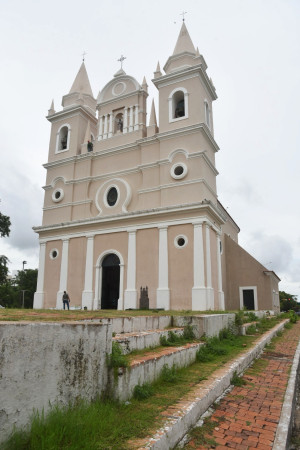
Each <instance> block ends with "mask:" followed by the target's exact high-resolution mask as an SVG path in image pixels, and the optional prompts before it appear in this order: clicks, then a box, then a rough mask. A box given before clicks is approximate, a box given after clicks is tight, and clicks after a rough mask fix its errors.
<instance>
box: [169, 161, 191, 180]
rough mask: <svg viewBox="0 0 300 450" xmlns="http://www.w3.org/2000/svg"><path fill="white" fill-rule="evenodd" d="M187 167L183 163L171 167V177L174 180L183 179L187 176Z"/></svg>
mask: <svg viewBox="0 0 300 450" xmlns="http://www.w3.org/2000/svg"><path fill="white" fill-rule="evenodd" d="M187 171H188V170H187V167H186V165H185V164H184V163H177V164H174V165H173V166H172V167H171V177H172V178H174V179H175V180H180V179H181V178H184V177H185V176H186V174H187Z"/></svg>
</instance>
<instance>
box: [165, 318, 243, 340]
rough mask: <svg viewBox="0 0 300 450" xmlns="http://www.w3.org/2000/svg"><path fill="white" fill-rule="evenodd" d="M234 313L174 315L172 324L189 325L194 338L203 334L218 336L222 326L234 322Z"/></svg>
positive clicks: (228, 326)
mask: <svg viewBox="0 0 300 450" xmlns="http://www.w3.org/2000/svg"><path fill="white" fill-rule="evenodd" d="M234 320H235V314H206V315H203V316H201V315H199V316H186V317H184V316H174V317H173V325H174V326H175V327H184V326H185V325H191V326H192V327H193V331H194V333H195V336H196V338H198V339H199V338H201V336H203V335H204V334H205V336H207V337H212V336H218V335H219V332H220V331H221V330H223V329H224V328H230V327H231V326H232V325H233V324H234Z"/></svg>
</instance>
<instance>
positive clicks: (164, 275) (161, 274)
mask: <svg viewBox="0 0 300 450" xmlns="http://www.w3.org/2000/svg"><path fill="white" fill-rule="evenodd" d="M156 306H157V308H163V309H165V310H169V309H170V289H169V267H168V227H160V228H159V254H158V288H157V290H156Z"/></svg>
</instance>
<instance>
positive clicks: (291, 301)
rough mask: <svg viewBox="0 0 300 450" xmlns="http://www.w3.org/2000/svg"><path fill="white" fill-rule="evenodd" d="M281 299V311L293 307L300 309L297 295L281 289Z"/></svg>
mask: <svg viewBox="0 0 300 450" xmlns="http://www.w3.org/2000/svg"><path fill="white" fill-rule="evenodd" d="M279 299H280V311H290V310H291V309H292V310H294V311H299V310H300V305H299V303H298V302H297V295H294V294H288V293H287V292H284V291H279Z"/></svg>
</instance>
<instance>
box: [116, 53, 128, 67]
mask: <svg viewBox="0 0 300 450" xmlns="http://www.w3.org/2000/svg"><path fill="white" fill-rule="evenodd" d="M125 59H126V56H123V55H121V58H120V59H118V61H120V63H121V69H123V61H124V60H125Z"/></svg>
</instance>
